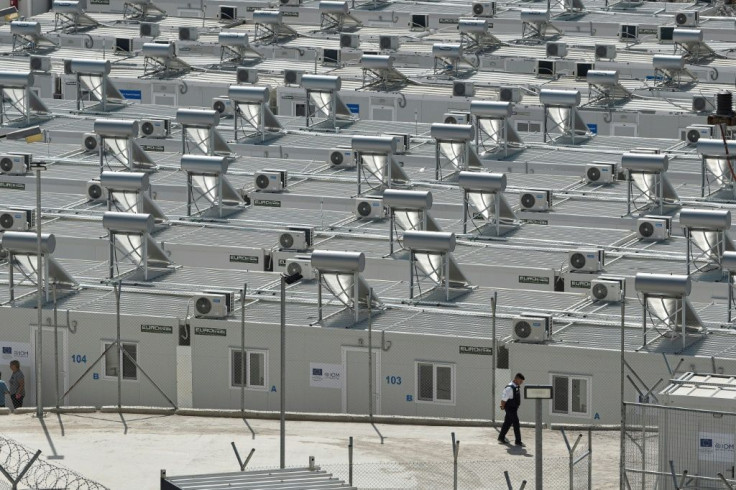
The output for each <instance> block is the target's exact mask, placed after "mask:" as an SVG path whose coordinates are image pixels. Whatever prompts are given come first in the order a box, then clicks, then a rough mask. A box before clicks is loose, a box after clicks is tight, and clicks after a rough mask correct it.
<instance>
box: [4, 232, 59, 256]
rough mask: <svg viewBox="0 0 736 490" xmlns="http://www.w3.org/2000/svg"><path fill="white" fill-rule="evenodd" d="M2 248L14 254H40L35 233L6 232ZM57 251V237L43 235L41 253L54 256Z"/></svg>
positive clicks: (48, 234)
mask: <svg viewBox="0 0 736 490" xmlns="http://www.w3.org/2000/svg"><path fill="white" fill-rule="evenodd" d="M0 243H2V248H3V249H5V250H7V251H8V252H10V253H14V254H28V255H37V254H38V236H37V235H36V233H35V232H33V231H6V232H5V233H3V237H2V241H1V242H0ZM54 250H56V236H54V235H53V234H51V233H44V234H42V235H41V253H42V254H52V253H54Z"/></svg>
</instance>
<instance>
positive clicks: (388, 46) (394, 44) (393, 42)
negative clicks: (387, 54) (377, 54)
mask: <svg viewBox="0 0 736 490" xmlns="http://www.w3.org/2000/svg"><path fill="white" fill-rule="evenodd" d="M399 45H400V43H399V36H378V49H380V50H381V51H396V50H398V49H399Z"/></svg>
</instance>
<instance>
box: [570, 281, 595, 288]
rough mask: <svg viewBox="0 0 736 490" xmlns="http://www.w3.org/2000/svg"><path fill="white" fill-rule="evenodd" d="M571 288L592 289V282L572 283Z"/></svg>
mask: <svg viewBox="0 0 736 490" xmlns="http://www.w3.org/2000/svg"><path fill="white" fill-rule="evenodd" d="M570 287H571V288H578V289H590V281H570Z"/></svg>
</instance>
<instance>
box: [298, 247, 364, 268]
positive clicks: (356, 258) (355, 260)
mask: <svg viewBox="0 0 736 490" xmlns="http://www.w3.org/2000/svg"><path fill="white" fill-rule="evenodd" d="M311 261H312V267H314V268H315V269H317V270H318V271H320V272H351V273H352V272H363V270H364V269H365V254H364V253H363V252H340V251H334V250H315V251H313V252H312V256H311Z"/></svg>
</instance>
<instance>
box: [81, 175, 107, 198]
mask: <svg viewBox="0 0 736 490" xmlns="http://www.w3.org/2000/svg"><path fill="white" fill-rule="evenodd" d="M86 196H87V199H89V200H90V201H92V202H103V201H107V189H106V188H104V187H102V184H100V179H92V180H90V181H89V182H87V192H86Z"/></svg>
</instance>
